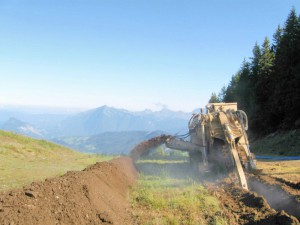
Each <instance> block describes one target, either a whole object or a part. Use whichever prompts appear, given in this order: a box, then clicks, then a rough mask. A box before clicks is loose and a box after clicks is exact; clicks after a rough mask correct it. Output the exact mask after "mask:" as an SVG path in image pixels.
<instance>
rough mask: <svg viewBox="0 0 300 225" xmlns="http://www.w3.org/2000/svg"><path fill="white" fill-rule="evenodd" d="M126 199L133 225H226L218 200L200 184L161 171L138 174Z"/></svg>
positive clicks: (187, 178)
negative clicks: (137, 179) (136, 180)
mask: <svg viewBox="0 0 300 225" xmlns="http://www.w3.org/2000/svg"><path fill="white" fill-rule="evenodd" d="M140 163H141V162H140ZM130 199H131V206H132V209H133V210H132V211H133V217H134V219H135V222H136V223H137V224H149V225H151V224H159V225H163V224H174V225H177V224H178V225H179V224H193V225H194V224H212V225H213V224H214V225H217V224H219V225H223V224H228V223H227V221H226V219H225V218H223V217H222V216H221V215H222V210H221V208H220V205H219V202H218V200H217V199H216V198H215V197H213V196H211V195H210V194H209V193H208V191H207V190H206V189H205V188H204V187H203V186H202V185H201V184H199V183H197V182H195V181H194V180H193V179H191V178H189V177H187V176H186V178H182V179H179V178H177V179H175V178H172V177H170V176H169V174H168V173H167V172H166V171H165V170H163V171H161V173H160V174H156V175H152V176H151V175H144V174H141V175H140V178H139V181H138V185H137V186H135V187H134V188H133V189H132V191H131V195H130Z"/></svg>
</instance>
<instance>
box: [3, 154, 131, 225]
mask: <svg viewBox="0 0 300 225" xmlns="http://www.w3.org/2000/svg"><path fill="white" fill-rule="evenodd" d="M136 175H137V173H136V170H135V168H134V166H133V163H132V160H131V159H130V158H126V157H122V158H118V159H114V160H112V161H109V162H101V163H97V164H95V165H93V166H91V167H88V168H87V169H85V170H84V171H80V172H68V173H67V174H65V175H64V176H62V177H57V178H52V179H47V180H46V181H45V182H37V183H32V184H31V185H29V186H27V187H24V188H22V189H18V190H13V191H10V192H6V193H2V194H0V224H5V225H8V224H10V225H12V224H14V225H16V224H22V225H27V224H28V225H32V224H132V223H131V218H130V214H129V213H128V210H129V205H128V198H127V196H128V189H129V187H130V186H131V185H132V184H133V183H134V182H135V179H136Z"/></svg>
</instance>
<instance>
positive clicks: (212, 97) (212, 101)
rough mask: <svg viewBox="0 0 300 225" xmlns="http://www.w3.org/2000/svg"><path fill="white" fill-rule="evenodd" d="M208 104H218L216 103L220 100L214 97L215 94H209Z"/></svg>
mask: <svg viewBox="0 0 300 225" xmlns="http://www.w3.org/2000/svg"><path fill="white" fill-rule="evenodd" d="M208 102H209V103H218V102H220V100H219V99H218V97H217V95H216V93H215V92H213V93H212V94H211V97H210V99H209V101H208Z"/></svg>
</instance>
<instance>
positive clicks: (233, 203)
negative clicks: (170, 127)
mask: <svg viewBox="0 0 300 225" xmlns="http://www.w3.org/2000/svg"><path fill="white" fill-rule="evenodd" d="M152 141H153V143H158V142H159V141H161V139H158V140H157V139H155V140H152ZM140 149H144V148H143V147H141V148H140ZM262 177H263V178H262ZM136 178H137V171H136V169H135V167H134V164H133V161H132V159H130V158H127V157H122V158H118V159H114V160H112V161H109V162H101V163H97V164H95V165H93V166H90V167H88V168H87V169H85V170H84V171H81V172H68V173H67V174H65V175H64V176H62V177H57V178H53V179H47V180H46V181H44V182H37V183H32V184H31V185H29V186H26V187H24V188H22V189H18V190H12V191H10V192H6V193H2V194H0V224H4V225H8V224H14V225H16V224H22V225H23V224H24V225H26V224H28V225H29V224H122V225H123V224H124V225H126V224H134V222H133V220H132V218H131V215H132V212H131V208H130V205H129V203H128V199H129V198H128V191H129V188H130V186H132V185H133V184H134V182H135V180H136ZM248 179H249V180H256V181H257V182H259V183H263V182H264V183H266V185H271V184H272V185H276V187H277V186H278V183H275V182H279V184H281V185H279V187H283V186H284V185H286V186H288V187H289V188H292V189H293V190H294V192H293V191H291V190H290V191H287V190H286V189H285V188H281V190H282V191H284V192H285V193H287V194H288V196H290V197H291V198H292V199H293V198H294V197H295V196H297V195H293V193H296V194H297V193H298V192H297V190H299V188H298V186H297V185H296V186H294V185H293V184H297V182H296V183H293V184H290V183H287V182H285V181H286V180H285V181H284V182H282V181H280V180H279V181H278V180H276V177H275V178H274V177H272V176H268V175H266V174H265V175H264V176H262V175H260V176H253V177H251V176H250V177H248ZM268 180H269V181H271V182H269V183H268ZM273 181H274V182H273ZM203 182H204V183H206V182H205V181H203ZM283 184H284V185H283ZM249 186H250V188H252V189H253V190H254V191H257V190H258V189H255V187H253V184H252V182H250V185H249ZM206 187H207V188H208V190H209V191H210V193H211V194H212V195H214V196H216V197H217V198H218V199H219V200H220V203H221V205H222V206H223V212H222V213H223V215H224V217H226V218H227V219H228V222H229V224H245V225H252V224H262V225H264V224H284V225H296V224H299V221H298V220H297V219H296V218H295V217H293V216H291V215H296V216H297V210H298V208H297V207H298V205H297V202H296V205H293V204H294V203H293V204H291V205H290V206H289V205H287V207H289V208H295V209H296V211H295V212H294V213H295V214H293V212H291V213H290V212H288V213H289V214H287V213H286V212H284V211H281V210H280V209H277V208H276V204H280V202H279V203H276V204H275V206H274V205H273V206H272V207H271V206H270V205H269V204H268V203H267V200H266V199H265V198H264V197H262V196H259V195H258V194H257V193H255V192H251V191H245V190H243V189H241V188H239V187H237V186H235V184H234V183H233V182H231V181H230V180H229V179H225V180H223V181H221V182H216V183H206ZM267 190H269V191H270V192H271V194H272V191H273V190H271V189H269V187H267ZM280 193H281V192H280ZM262 194H263V195H265V193H262ZM275 195H278V193H275V192H274V196H275ZM145 213H147V212H145ZM298 219H299V217H298Z"/></svg>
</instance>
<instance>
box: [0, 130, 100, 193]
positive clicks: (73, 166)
mask: <svg viewBox="0 0 300 225" xmlns="http://www.w3.org/2000/svg"><path fill="white" fill-rule="evenodd" d="M104 159H105V158H104V157H100V156H96V155H87V154H82V153H79V152H75V151H72V150H70V149H68V148H65V147H62V146H59V145H56V144H53V143H50V142H47V141H44V140H35V139H32V138H29V137H25V136H21V135H17V134H13V133H11V132H6V131H2V130H0V191H1V190H7V189H11V188H16V187H20V186H23V185H25V184H29V183H31V182H32V181H38V180H43V179H45V178H48V177H53V176H56V175H62V174H64V173H65V172H66V171H69V170H81V169H83V168H85V167H86V166H87V165H90V164H93V163H95V162H96V161H101V160H104Z"/></svg>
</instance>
